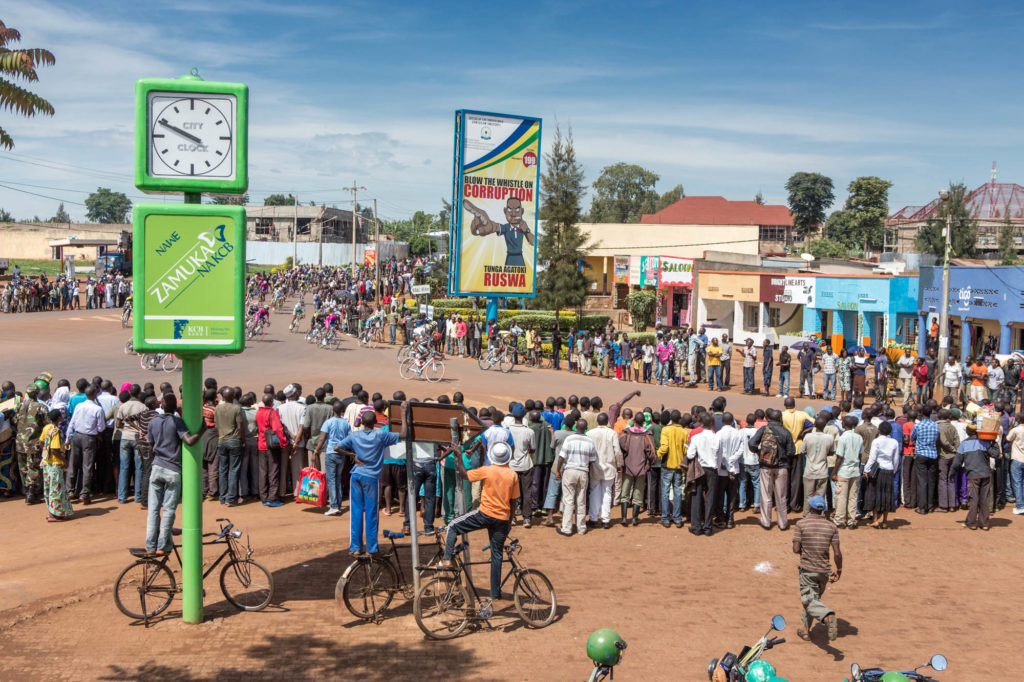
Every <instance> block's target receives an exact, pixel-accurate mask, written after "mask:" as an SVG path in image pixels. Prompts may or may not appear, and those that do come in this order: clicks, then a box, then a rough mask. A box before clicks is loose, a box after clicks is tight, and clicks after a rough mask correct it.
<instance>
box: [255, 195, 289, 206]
mask: <svg viewBox="0 0 1024 682" xmlns="http://www.w3.org/2000/svg"><path fill="white" fill-rule="evenodd" d="M263 205H264V206H294V205H295V197H294V196H292V195H291V194H289V195H288V196H285V195H283V194H271V195H269V196H268V197H267V198H266V199H264V200H263Z"/></svg>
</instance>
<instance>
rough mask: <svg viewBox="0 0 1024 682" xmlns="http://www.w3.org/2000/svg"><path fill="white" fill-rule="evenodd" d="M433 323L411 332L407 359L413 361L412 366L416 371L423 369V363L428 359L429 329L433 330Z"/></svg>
mask: <svg viewBox="0 0 1024 682" xmlns="http://www.w3.org/2000/svg"><path fill="white" fill-rule="evenodd" d="M434 326H435V325H434V323H433V322H431V323H430V324H426V325H423V326H422V327H417V328H416V329H414V330H413V332H412V348H411V349H409V357H411V358H412V359H413V361H414V362H413V365H414V366H415V367H416V369H419V368H421V367H423V363H424V362H426V361H427V358H429V357H430V354H431V352H432V351H431V350H430V342H431V340H432V338H433V337H432V336H431V334H430V331H431V329H433V328H434Z"/></svg>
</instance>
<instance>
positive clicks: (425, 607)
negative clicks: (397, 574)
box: [413, 539, 557, 639]
mask: <svg viewBox="0 0 1024 682" xmlns="http://www.w3.org/2000/svg"><path fill="white" fill-rule="evenodd" d="M465 551H466V545H465V543H460V544H459V545H457V546H456V547H455V553H454V554H453V555H452V560H453V562H454V566H453V567H452V568H450V569H443V568H439V569H437V573H438V574H437V576H436V577H433V578H431V579H430V580H428V581H426V582H425V583H423V585H421V586H420V591H419V592H418V593H417V594H416V599H415V601H414V602H413V614H414V615H415V617H416V624H417V625H418V626H419V627H420V630H422V631H423V634H425V635H426V636H427V637H429V638H431V639H451V638H452V637H455V636H457V635H458V634H459V633H460V632H462V631H463V630H464V629H465V628H466V625H468V624H469V622H470V621H471V620H472V621H484V622H487V623H488V625H489V624H490V618H491V616H492V615H494V605H493V604H492V602H491V600H490V599H481V598H480V595H479V593H478V592H477V589H476V585H474V584H473V580H472V579H471V578H470V575H469V571H467V570H466V567H467V566H476V565H486V566H490V565H491V561H490V556H488V558H487V559H486V560H484V561H471V562H465V561H463V559H462V556H463V554H464V553H465ZM483 551H485V552H488V553H489V552H490V551H491V548H490V547H489V546H488V547H484V548H483ZM503 551H504V553H505V560H506V561H508V563H509V570H508V573H506V574H505V577H504V578H503V579H502V581H501V586H500V587H501V588H504V586H505V583H507V582H508V579H509V578H511V577H512V576H515V583H514V585H513V587H512V601H513V603H514V604H515V607H516V611H517V612H518V613H519V617H520V618H521V619H522V620H523V622H524V623H525V624H526V625H527V626H529V627H533V628H543V627H547V626H548V625H550V624H551V623H552V622H553V621H554V620H555V614H556V610H557V602H556V601H555V588H554V587H552V586H551V581H550V580H548V578H547V576H545V575H544V574H543V573H541V572H540V571H538V570H536V569H533V568H526V567H525V566H524V565H523V564H522V563H521V561H520V560H519V559H518V555H519V552H520V551H522V545H520V544H519V540H518V539H515V540H512V541H511V542H509V543H508V544H507V545H505V547H504V548H503ZM499 589H500V588H499Z"/></svg>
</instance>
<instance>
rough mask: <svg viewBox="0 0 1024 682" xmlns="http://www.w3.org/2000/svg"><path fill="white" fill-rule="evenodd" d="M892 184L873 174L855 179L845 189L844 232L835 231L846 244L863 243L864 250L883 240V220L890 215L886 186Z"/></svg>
mask: <svg viewBox="0 0 1024 682" xmlns="http://www.w3.org/2000/svg"><path fill="white" fill-rule="evenodd" d="M890 187H892V183H891V182H889V181H888V180H883V179H882V178H876V177H875V176H873V175H869V176H863V177H859V178H856V179H854V180H853V181H852V182H851V183H850V185H849V187H847V190H848V191H849V193H850V196H848V197H847V198H846V205H845V206H844V211H845V213H846V214H847V222H846V226H845V227H846V231H845V233H844V234H837V235H836V236H835V237H833V238H834V239H839V240H840V241H842V242H844V243H845V244H847V245H848V246H854V245H856V246H863V247H864V252H865V253H867V251H868V249H869V247H871V246H881V245H882V244H883V243H884V241H885V219H886V217H888V215H889V188H890Z"/></svg>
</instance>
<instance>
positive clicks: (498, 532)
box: [441, 442, 519, 599]
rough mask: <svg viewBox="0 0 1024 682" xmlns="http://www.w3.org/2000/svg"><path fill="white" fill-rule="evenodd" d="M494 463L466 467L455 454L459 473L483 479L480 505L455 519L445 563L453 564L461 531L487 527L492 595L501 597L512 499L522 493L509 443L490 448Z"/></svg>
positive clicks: (442, 562)
mask: <svg viewBox="0 0 1024 682" xmlns="http://www.w3.org/2000/svg"><path fill="white" fill-rule="evenodd" d="M487 456H488V459H489V460H490V462H491V464H490V465H487V466H482V467H479V468H476V469H470V470H468V471H467V470H466V465H465V463H464V462H463V461H462V458H461V457H456V458H455V465H456V466H457V467H458V469H459V474H460V475H461V476H462V478H463V479H465V480H468V481H481V482H482V483H483V489H482V491H481V494H480V507H479V508H478V509H475V510H473V511H471V512H467V513H466V514H463V515H462V516H460V517H458V518H456V519H455V520H454V521H452V523H451V525H449V526H448V533H447V535H446V536H445V541H444V558H443V559H442V560H441V565H442V566H445V567H451V566H452V554H453V553H454V551H455V541H456V539H458V536H459V535H460V534H461V533H468V532H470V531H474V530H479V529H481V528H486V529H487V537H488V541H489V542H490V545H491V599H501V561H502V558H503V553H504V549H505V538H507V537H508V531H509V528H510V527H511V523H510V520H511V518H512V500H514V499H516V498H517V497H519V476H518V475H517V474H516V472H514V471H512V470H511V469H509V467H508V464H509V461H510V460H511V459H512V448H511V447H509V444H508V443H502V442H496V443H494V444H493V445H491V446H490V449H489V450H488V452H487Z"/></svg>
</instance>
